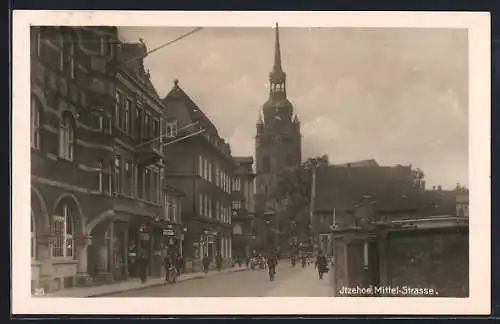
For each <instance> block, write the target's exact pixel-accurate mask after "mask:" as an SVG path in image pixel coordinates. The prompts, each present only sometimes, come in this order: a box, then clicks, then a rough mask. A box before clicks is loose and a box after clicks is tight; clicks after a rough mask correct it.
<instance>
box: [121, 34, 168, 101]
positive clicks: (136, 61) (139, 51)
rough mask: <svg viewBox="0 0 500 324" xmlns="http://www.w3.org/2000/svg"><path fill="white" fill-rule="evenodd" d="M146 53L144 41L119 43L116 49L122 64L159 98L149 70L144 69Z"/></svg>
mask: <svg viewBox="0 0 500 324" xmlns="http://www.w3.org/2000/svg"><path fill="white" fill-rule="evenodd" d="M146 55H147V48H146V45H145V44H144V43H141V42H139V43H121V44H120V46H119V50H118V59H119V60H120V62H121V64H122V66H123V67H124V68H125V69H126V70H127V72H128V73H130V74H131V75H132V76H135V77H137V78H138V79H139V80H140V81H141V82H142V83H143V84H144V86H145V87H146V88H147V89H148V90H149V91H150V92H151V94H153V95H154V96H155V97H157V98H160V96H159V95H158V92H157V91H156V89H155V87H154V86H153V83H152V82H151V77H150V75H149V72H147V71H146V70H145V69H144V64H143V62H144V57H146Z"/></svg>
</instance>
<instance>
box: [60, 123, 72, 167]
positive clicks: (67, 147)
mask: <svg viewBox="0 0 500 324" xmlns="http://www.w3.org/2000/svg"><path fill="white" fill-rule="evenodd" d="M74 141H75V132H74V129H73V120H72V118H71V117H70V116H64V117H63V122H62V124H61V128H60V130H59V152H60V153H59V155H60V157H62V158H63V159H66V160H68V161H73V155H74V154H73V153H74V152H73V150H74Z"/></svg>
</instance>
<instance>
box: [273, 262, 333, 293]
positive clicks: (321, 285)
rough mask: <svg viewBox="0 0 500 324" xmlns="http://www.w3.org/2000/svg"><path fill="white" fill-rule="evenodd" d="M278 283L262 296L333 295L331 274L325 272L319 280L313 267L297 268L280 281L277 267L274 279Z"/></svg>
mask: <svg viewBox="0 0 500 324" xmlns="http://www.w3.org/2000/svg"><path fill="white" fill-rule="evenodd" d="M275 282H276V283H277V284H278V285H277V286H276V287H275V288H273V289H271V290H270V291H269V292H268V293H267V294H266V295H265V296H264V297H333V289H332V283H331V276H330V275H329V274H328V273H325V275H324V276H323V280H319V278H318V271H317V270H316V269H315V268H314V267H312V266H311V267H306V268H305V269H303V268H297V272H296V273H295V274H293V275H292V276H291V277H290V278H286V279H284V280H283V281H282V282H280V274H279V268H278V273H277V276H276V279H275Z"/></svg>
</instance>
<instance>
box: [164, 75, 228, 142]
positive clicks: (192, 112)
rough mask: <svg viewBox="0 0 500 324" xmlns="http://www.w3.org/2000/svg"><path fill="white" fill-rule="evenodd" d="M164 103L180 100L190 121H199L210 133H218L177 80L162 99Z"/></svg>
mask: <svg viewBox="0 0 500 324" xmlns="http://www.w3.org/2000/svg"><path fill="white" fill-rule="evenodd" d="M162 101H163V102H164V103H165V104H167V105H168V104H170V103H172V102H179V101H180V102H182V103H183V106H184V109H185V111H186V113H187V115H188V116H189V118H190V121H191V122H195V121H199V122H200V124H201V125H202V126H204V127H205V128H206V129H207V130H208V131H209V132H210V133H212V134H214V135H217V136H218V135H219V134H218V131H217V128H216V127H215V125H214V124H213V123H212V121H211V120H210V119H209V118H208V117H207V115H205V113H204V112H203V111H202V110H201V109H200V107H198V105H197V104H196V103H195V102H194V101H193V100H192V99H191V98H190V97H189V95H188V94H187V93H186V92H185V91H184V90H183V89H182V88H181V87H180V86H179V81H178V80H175V81H174V86H173V87H172V89H171V90H170V92H169V93H168V94H167V95H166V96H165V98H163V100H162Z"/></svg>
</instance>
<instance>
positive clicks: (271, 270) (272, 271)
mask: <svg viewBox="0 0 500 324" xmlns="http://www.w3.org/2000/svg"><path fill="white" fill-rule="evenodd" d="M275 276H276V269H275V268H274V267H273V268H269V280H270V281H273V280H274V277H275Z"/></svg>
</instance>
